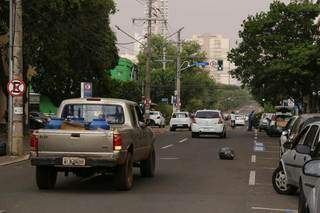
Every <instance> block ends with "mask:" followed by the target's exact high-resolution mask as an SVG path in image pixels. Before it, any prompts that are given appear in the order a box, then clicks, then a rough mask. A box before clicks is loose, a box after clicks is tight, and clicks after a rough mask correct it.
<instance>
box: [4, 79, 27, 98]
mask: <svg viewBox="0 0 320 213" xmlns="http://www.w3.org/2000/svg"><path fill="white" fill-rule="evenodd" d="M7 90H8V93H9V95H11V96H22V95H23V94H24V93H25V92H26V90H27V86H26V84H25V83H24V82H23V81H22V80H12V81H10V82H9V83H8V85H7Z"/></svg>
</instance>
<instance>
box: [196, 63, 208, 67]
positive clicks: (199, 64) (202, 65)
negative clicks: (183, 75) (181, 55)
mask: <svg viewBox="0 0 320 213" xmlns="http://www.w3.org/2000/svg"><path fill="white" fill-rule="evenodd" d="M193 66H196V67H207V66H209V62H195V63H193Z"/></svg>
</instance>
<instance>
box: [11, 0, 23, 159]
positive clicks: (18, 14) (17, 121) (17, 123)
mask: <svg viewBox="0 0 320 213" xmlns="http://www.w3.org/2000/svg"><path fill="white" fill-rule="evenodd" d="M10 6H11V8H10V11H12V17H11V20H12V23H11V21H10V23H11V24H12V25H11V27H12V28H11V29H10V31H11V32H12V31H13V33H12V38H11V39H13V40H11V39H10V42H12V41H13V42H12V43H11V44H12V46H11V47H10V48H12V50H11V53H12V55H11V56H12V58H10V59H9V63H10V80H15V79H18V80H22V79H23V54H22V39H23V36H22V35H23V34H22V0H10ZM11 100H12V101H10V103H9V111H10V117H9V118H10V122H9V129H10V130H9V138H8V139H9V153H10V154H11V155H22V154H23V132H24V130H23V115H24V110H23V105H24V104H23V96H13V97H12V98H11Z"/></svg>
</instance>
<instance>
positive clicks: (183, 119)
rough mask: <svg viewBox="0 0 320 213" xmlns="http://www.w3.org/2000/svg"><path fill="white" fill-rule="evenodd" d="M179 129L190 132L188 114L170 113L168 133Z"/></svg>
mask: <svg viewBox="0 0 320 213" xmlns="http://www.w3.org/2000/svg"><path fill="white" fill-rule="evenodd" d="M179 128H187V129H190V130H191V118H190V116H189V113H188V112H175V113H172V116H171V119H170V131H175V130H176V129H179Z"/></svg>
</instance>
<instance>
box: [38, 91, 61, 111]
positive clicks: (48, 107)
mask: <svg viewBox="0 0 320 213" xmlns="http://www.w3.org/2000/svg"><path fill="white" fill-rule="evenodd" d="M57 110H58V107H56V106H55V105H54V104H53V103H52V101H51V100H50V98H49V97H47V96H44V95H41V96H40V112H42V113H44V114H52V113H54V114H56V113H57Z"/></svg>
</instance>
